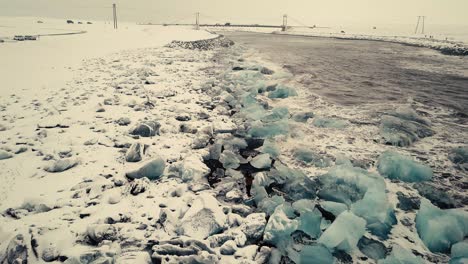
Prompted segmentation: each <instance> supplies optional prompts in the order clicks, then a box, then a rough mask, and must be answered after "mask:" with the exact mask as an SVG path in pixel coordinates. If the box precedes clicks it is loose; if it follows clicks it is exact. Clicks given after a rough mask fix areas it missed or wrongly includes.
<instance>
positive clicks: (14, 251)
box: [0, 234, 28, 264]
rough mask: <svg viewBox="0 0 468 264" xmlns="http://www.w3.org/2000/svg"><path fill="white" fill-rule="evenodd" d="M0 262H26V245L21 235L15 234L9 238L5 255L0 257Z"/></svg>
mask: <svg viewBox="0 0 468 264" xmlns="http://www.w3.org/2000/svg"><path fill="white" fill-rule="evenodd" d="M0 263H19V264H26V263H28V247H27V246H26V242H25V241H24V236H23V235H21V234H19V235H16V236H15V237H14V238H12V239H11V240H10V243H9V244H8V247H7V249H6V252H5V255H4V256H2V257H0Z"/></svg>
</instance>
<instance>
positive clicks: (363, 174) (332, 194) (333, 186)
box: [318, 165, 385, 205]
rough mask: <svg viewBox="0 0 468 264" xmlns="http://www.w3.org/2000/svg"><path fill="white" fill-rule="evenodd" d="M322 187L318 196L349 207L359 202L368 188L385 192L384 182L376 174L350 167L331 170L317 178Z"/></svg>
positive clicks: (344, 166)
mask: <svg viewBox="0 0 468 264" xmlns="http://www.w3.org/2000/svg"><path fill="white" fill-rule="evenodd" d="M318 181H319V183H320V184H321V185H322V187H321V189H320V191H319V193H318V196H319V197H320V198H322V199H324V200H327V201H332V202H338V203H344V204H347V205H351V204H352V203H354V202H356V201H358V200H361V199H362V198H363V197H364V194H365V193H366V191H367V190H368V189H370V188H375V189H377V190H382V191H385V181H384V180H383V178H382V177H381V176H379V175H377V174H374V173H370V172H368V171H366V170H364V169H361V168H355V167H352V166H350V165H339V166H335V167H333V168H331V169H330V170H329V171H328V173H327V174H325V175H322V176H319V178H318Z"/></svg>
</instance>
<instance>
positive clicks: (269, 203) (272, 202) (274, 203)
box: [258, 191, 285, 215]
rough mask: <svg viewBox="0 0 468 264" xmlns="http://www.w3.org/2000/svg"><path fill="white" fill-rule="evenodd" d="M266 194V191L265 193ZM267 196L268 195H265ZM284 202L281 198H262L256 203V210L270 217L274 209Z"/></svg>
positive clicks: (275, 196)
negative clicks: (258, 209)
mask: <svg viewBox="0 0 468 264" xmlns="http://www.w3.org/2000/svg"><path fill="white" fill-rule="evenodd" d="M265 193H266V191H265ZM267 195H268V194H267ZM284 202H285V200H284V198H283V197H282V196H278V195H274V196H272V197H269V198H268V197H267V198H264V199H263V200H260V202H259V203H258V208H260V209H261V210H262V211H263V212H265V213H266V214H268V215H272V214H273V213H274V211H275V209H276V208H277V207H278V206H279V205H281V204H283V203H284Z"/></svg>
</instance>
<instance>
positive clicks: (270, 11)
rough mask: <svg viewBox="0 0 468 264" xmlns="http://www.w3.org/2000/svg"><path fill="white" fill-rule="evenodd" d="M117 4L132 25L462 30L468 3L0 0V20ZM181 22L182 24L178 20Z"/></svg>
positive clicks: (91, 12)
mask: <svg viewBox="0 0 468 264" xmlns="http://www.w3.org/2000/svg"><path fill="white" fill-rule="evenodd" d="M113 2H115V3H117V6H118V13H119V16H120V19H121V20H126V21H135V22H149V21H151V22H174V21H182V22H191V21H192V20H194V18H193V17H194V16H193V14H194V13H195V12H197V11H199V12H201V14H202V17H201V20H202V22H210V23H211V22H219V23H221V22H222V23H224V22H228V21H230V22H250V23H274V24H281V19H282V15H283V14H288V15H289V16H290V17H291V18H292V19H290V23H291V24H298V23H299V22H296V21H295V20H294V19H296V20H298V21H300V22H302V23H304V24H308V25H311V24H317V25H323V26H326V25H346V24H375V25H379V24H415V23H416V19H417V18H416V16H418V15H425V16H427V20H426V21H427V23H432V24H452V25H468V0H283V1H279V0H114V1H112V0H0V15H9V16H40V17H43V16H44V17H58V18H74V19H94V20H109V19H110V18H111V16H112V12H111V9H110V6H111V5H112V3H113ZM183 18H185V19H183Z"/></svg>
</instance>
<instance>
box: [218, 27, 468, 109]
mask: <svg viewBox="0 0 468 264" xmlns="http://www.w3.org/2000/svg"><path fill="white" fill-rule="evenodd" d="M223 34H224V35H226V36H227V37H229V38H230V39H232V40H233V41H235V42H236V43H239V44H241V45H243V46H246V47H248V48H254V49H256V50H258V51H259V55H260V56H262V57H264V58H266V59H268V60H270V61H272V62H274V63H277V64H279V65H282V66H283V67H284V68H286V69H288V70H289V71H291V73H293V74H294V75H295V76H299V77H300V78H299V80H300V82H301V83H302V84H303V85H304V86H306V87H310V89H312V90H313V91H314V92H315V93H316V94H318V95H320V96H322V97H325V98H326V99H327V100H328V101H330V102H333V103H337V104H342V105H359V104H381V103H388V102H403V101H407V100H408V99H410V98H412V99H413V100H414V101H417V102H421V103H423V104H425V105H428V106H443V107H448V108H450V109H453V110H455V111H457V112H459V113H461V114H464V115H468V57H456V56H446V55H442V54H440V53H439V52H437V51H434V50H430V49H426V48H418V47H411V46H406V45H401V44H396V43H388V42H380V41H361V40H340V39H333V38H317V37H300V36H286V35H274V34H261V33H247V32H226V33H224V32H223Z"/></svg>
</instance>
